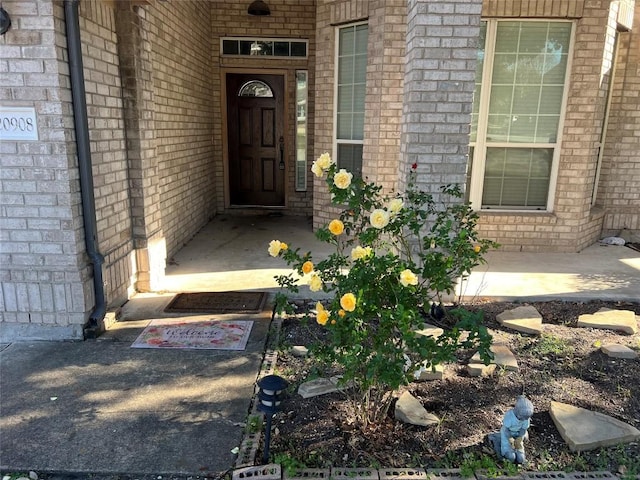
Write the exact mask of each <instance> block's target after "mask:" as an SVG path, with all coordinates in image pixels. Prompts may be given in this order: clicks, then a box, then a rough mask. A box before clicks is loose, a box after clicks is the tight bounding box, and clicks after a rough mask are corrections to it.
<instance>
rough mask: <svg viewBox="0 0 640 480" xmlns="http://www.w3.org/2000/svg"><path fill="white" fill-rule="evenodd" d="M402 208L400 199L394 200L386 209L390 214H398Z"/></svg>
mask: <svg viewBox="0 0 640 480" xmlns="http://www.w3.org/2000/svg"><path fill="white" fill-rule="evenodd" d="M402 207H404V202H403V201H402V199H401V198H394V199H392V200H391V201H390V202H389V205H388V206H387V209H388V210H389V211H390V212H391V213H398V212H399V211H400V210H402Z"/></svg>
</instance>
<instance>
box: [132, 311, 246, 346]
mask: <svg viewBox="0 0 640 480" xmlns="http://www.w3.org/2000/svg"><path fill="white" fill-rule="evenodd" d="M251 327H253V321H251V320H229V321H225V320H223V321H217V320H214V319H211V320H192V321H184V320H175V319H160V320H151V322H150V323H149V325H147V328H145V329H144V330H143V331H142V333H141V334H140V335H138V338H137V339H136V341H135V342H133V344H132V345H131V348H174V349H180V348H182V349H203V350H244V349H245V347H246V346H247V341H248V340H249V335H250V334H251Z"/></svg>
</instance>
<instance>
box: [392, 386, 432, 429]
mask: <svg viewBox="0 0 640 480" xmlns="http://www.w3.org/2000/svg"><path fill="white" fill-rule="evenodd" d="M395 417H396V419H397V420H400V421H401V422H404V423H410V424H411V425H421V426H424V427H428V426H429V425H437V424H438V423H440V419H439V418H438V417H436V416H435V415H433V414H432V413H429V412H427V410H426V409H425V408H424V407H423V406H422V404H421V403H420V401H419V400H418V399H417V398H416V397H414V396H413V395H411V394H410V393H409V392H404V393H403V394H402V395H400V398H399V399H398V401H397V402H396V411H395Z"/></svg>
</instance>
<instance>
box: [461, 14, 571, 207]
mask: <svg viewBox="0 0 640 480" xmlns="http://www.w3.org/2000/svg"><path fill="white" fill-rule="evenodd" d="M513 21H519V22H523V23H524V22H526V23H533V22H544V23H566V24H569V25H570V26H571V30H570V33H569V49H568V52H567V65H566V72H565V78H564V86H563V92H562V101H561V106H560V114H559V118H558V131H557V135H556V141H555V142H554V143H535V142H526V143H525V142H522V143H516V142H491V141H488V140H487V130H488V126H489V122H488V118H489V103H490V100H491V86H492V81H493V66H494V58H495V53H496V52H495V49H496V43H495V41H496V35H497V30H498V25H499V24H500V23H501V22H513ZM483 22H486V26H487V30H486V38H485V49H484V65H483V69H482V72H481V75H482V76H481V81H480V82H479V83H480V84H481V92H480V98H479V99H478V102H479V103H478V122H477V127H476V128H477V130H476V139H475V141H470V143H469V148H470V150H472V151H473V158H471V159H470V160H471V162H472V163H471V174H470V181H469V202H470V203H471V207H472V208H473V209H474V210H476V211H482V212H509V213H515V212H519V213H523V212H526V213H551V212H552V211H553V205H554V202H555V196H556V194H555V193H556V185H557V180H558V170H559V163H560V154H561V150H562V136H563V131H564V123H565V116H566V112H567V99H568V94H569V87H570V83H571V71H572V59H573V49H574V44H575V31H576V24H575V21H571V20H567V19H553V18H544V19H513V18H505V19H495V18H492V19H483ZM474 101H475V100H474ZM488 148H525V149H526V148H532V149H549V148H552V149H553V156H552V163H551V168H550V172H549V186H548V191H547V201H546V206H545V207H525V206H515V207H505V206H500V207H492V208H483V207H482V197H483V191H484V176H485V168H486V158H487V149H488Z"/></svg>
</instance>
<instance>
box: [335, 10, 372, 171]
mask: <svg viewBox="0 0 640 480" xmlns="http://www.w3.org/2000/svg"><path fill="white" fill-rule="evenodd" d="M360 25H366V26H367V63H366V64H367V65H368V64H369V22H368V21H367V20H363V21H359V22H352V23H348V24H343V25H337V26H336V27H335V29H334V38H335V42H334V43H335V45H334V53H333V64H334V72H333V80H334V81H333V133H332V140H333V147H332V157H333V158H334V159H335V160H336V163H338V162H339V158H338V147H339V145H341V144H342V145H361V146H362V147H363V148H364V133H365V128H364V123H363V128H362V130H363V131H362V140H352V139H339V138H338V80H339V76H340V72H339V66H340V62H339V60H340V31H341V30H342V29H345V28H353V29H355V28H357V27H358V26H360ZM365 68H366V67H365ZM366 82H367V81H366V70H365V89H364V90H365V112H364V117H365V119H366V91H367V88H366ZM362 168H363V165H362V159H361V162H360V170H361V171H362ZM351 173H353V174H354V175H356V174H357V172H351Z"/></svg>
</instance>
